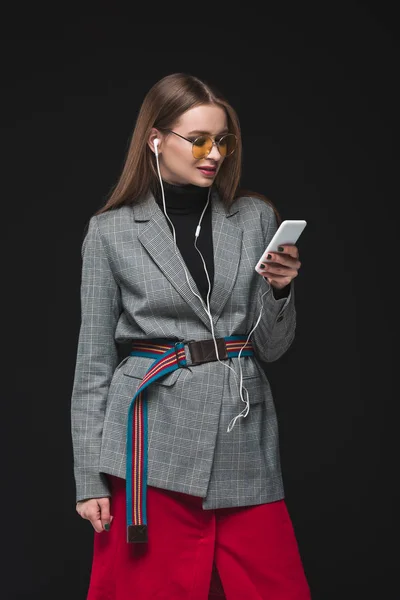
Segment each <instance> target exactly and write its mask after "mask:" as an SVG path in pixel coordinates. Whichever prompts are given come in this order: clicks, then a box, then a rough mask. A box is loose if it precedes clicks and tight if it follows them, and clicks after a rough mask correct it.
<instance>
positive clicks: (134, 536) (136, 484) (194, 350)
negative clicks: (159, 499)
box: [126, 335, 254, 543]
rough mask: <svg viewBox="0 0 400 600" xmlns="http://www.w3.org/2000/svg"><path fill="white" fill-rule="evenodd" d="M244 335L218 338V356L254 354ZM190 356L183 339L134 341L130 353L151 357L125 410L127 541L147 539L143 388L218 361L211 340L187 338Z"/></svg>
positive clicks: (145, 403)
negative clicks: (179, 371)
mask: <svg viewBox="0 0 400 600" xmlns="http://www.w3.org/2000/svg"><path fill="white" fill-rule="evenodd" d="M246 340H247V336H245V335H232V336H228V337H224V338H218V339H217V340H216V341H217V348H218V355H219V358H220V359H224V360H226V359H228V358H235V357H237V356H239V353H240V356H252V355H253V354H254V351H253V346H252V344H251V342H250V341H249V342H247V344H246V345H245V347H244V343H245V342H246ZM186 345H187V346H188V348H189V354H190V358H189V360H187V359H186V352H185V342H174V341H170V340H134V341H133V342H132V351H131V353H130V355H131V356H141V357H146V358H154V359H155V361H154V362H153V363H152V364H151V365H150V367H149V369H148V371H147V372H146V374H145V376H144V377H143V379H142V382H141V384H140V386H139V387H138V389H137V391H136V394H135V395H134V397H133V398H132V400H131V403H130V406H129V412H128V426H127V444H126V521H127V542H132V543H142V542H147V539H148V537H147V514H146V512H147V511H146V496H147V434H148V428H147V393H146V392H147V388H148V386H149V385H150V384H151V383H153V382H154V381H156V380H157V379H160V377H163V376H164V375H167V374H168V373H172V371H175V370H176V369H179V368H181V367H188V366H191V365H198V364H201V363H204V362H210V361H213V360H218V358H217V355H216V352H215V344H214V340H213V339H211V340H202V341H199V342H195V341H191V342H187V343H186Z"/></svg>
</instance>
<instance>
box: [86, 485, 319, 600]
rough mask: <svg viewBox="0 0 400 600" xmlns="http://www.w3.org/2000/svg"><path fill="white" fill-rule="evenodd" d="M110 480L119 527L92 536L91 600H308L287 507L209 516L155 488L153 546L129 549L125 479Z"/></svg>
mask: <svg viewBox="0 0 400 600" xmlns="http://www.w3.org/2000/svg"><path fill="white" fill-rule="evenodd" d="M108 477H109V481H110V485H111V490H112V498H111V515H113V517H114V519H113V521H112V524H111V527H110V531H108V532H107V531H103V532H101V533H97V532H94V552H93V564H92V571H91V577H90V585H89V591H88V596H87V600H152V599H153V598H155V599H159V600H166V599H168V600H211V599H213V600H214V599H215V600H217V599H218V598H219V599H221V600H222V599H223V598H225V599H226V600H310V598H311V596H310V591H309V587H308V584H307V581H306V577H305V573H304V570H303V566H302V563H301V559H300V555H299V551H298V546H297V541H296V538H295V534H294V530H293V526H292V523H291V520H290V517H289V514H288V511H287V508H286V504H285V501H284V500H279V501H277V502H271V503H268V504H260V505H257V506H249V507H240V508H219V509H215V510H203V508H202V505H201V504H202V499H201V498H199V497H197V496H189V495H186V494H181V493H179V492H170V491H167V490H162V489H159V488H154V487H150V486H149V487H148V488H147V517H148V536H149V541H148V542H147V544H128V543H127V542H126V505H125V479H121V478H118V477H114V476H112V475H108Z"/></svg>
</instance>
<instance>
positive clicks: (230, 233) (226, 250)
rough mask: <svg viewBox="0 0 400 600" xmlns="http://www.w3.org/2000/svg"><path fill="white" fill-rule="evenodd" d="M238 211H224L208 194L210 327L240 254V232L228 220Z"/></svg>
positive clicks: (231, 282)
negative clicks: (211, 249) (211, 248)
mask: <svg viewBox="0 0 400 600" xmlns="http://www.w3.org/2000/svg"><path fill="white" fill-rule="evenodd" d="M238 210H239V209H230V210H227V209H226V208H225V206H224V205H223V203H222V202H221V200H220V198H219V195H218V192H217V191H216V190H213V192H212V233H213V246H214V284H213V288H212V292H211V296H210V309H211V314H212V316H213V322H214V325H215V324H216V322H217V320H218V319H219V317H220V315H221V313H222V311H223V309H224V306H225V304H226V302H227V300H228V298H229V296H230V294H231V292H232V289H233V286H234V284H235V281H236V276H237V271H238V267H239V261H240V256H241V252H242V237H243V231H242V229H241V228H240V227H238V226H237V225H235V224H234V222H233V219H232V218H231V217H232V216H233V215H235V214H236V213H237V212H238Z"/></svg>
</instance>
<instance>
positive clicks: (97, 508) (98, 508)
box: [76, 497, 114, 533]
mask: <svg viewBox="0 0 400 600" xmlns="http://www.w3.org/2000/svg"><path fill="white" fill-rule="evenodd" d="M76 512H77V513H78V514H79V515H80V516H81V517H82V518H83V519H88V521H90V522H91V524H92V525H93V527H94V529H95V531H97V533H101V532H102V531H108V530H109V528H110V525H111V522H112V520H113V518H114V517H112V516H110V498H108V497H106V498H89V499H88V500H81V501H80V502H77V503H76Z"/></svg>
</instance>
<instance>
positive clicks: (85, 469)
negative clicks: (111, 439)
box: [71, 216, 121, 502]
mask: <svg viewBox="0 0 400 600" xmlns="http://www.w3.org/2000/svg"><path fill="white" fill-rule="evenodd" d="M81 254H82V275H81V292H80V294H81V325H80V331H79V338H78V348H77V356H76V365H75V375H74V382H73V389H72V399H71V433H72V446H73V455H74V476H75V484H76V501H77V502H78V501H79V500H85V499H89V498H101V497H105V496H111V493H110V489H109V486H108V482H107V478H106V476H105V474H104V473H100V472H99V459H100V450H101V438H102V430H103V422H104V416H105V409H106V403H107V394H108V388H109V385H110V382H111V379H112V376H113V372H114V370H115V368H116V366H117V363H118V351H117V346H116V344H115V336H114V334H115V329H116V325H117V322H118V319H119V315H120V313H121V294H120V288H119V286H118V285H117V282H116V281H115V279H114V276H113V273H112V271H111V269H110V265H109V261H108V258H107V256H106V254H105V252H104V248H103V244H102V241H101V237H100V232H99V226H98V218H97V216H93V217H91V219H90V221H89V226H88V231H87V234H86V236H85V238H84V240H83V243H82V251H81Z"/></svg>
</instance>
